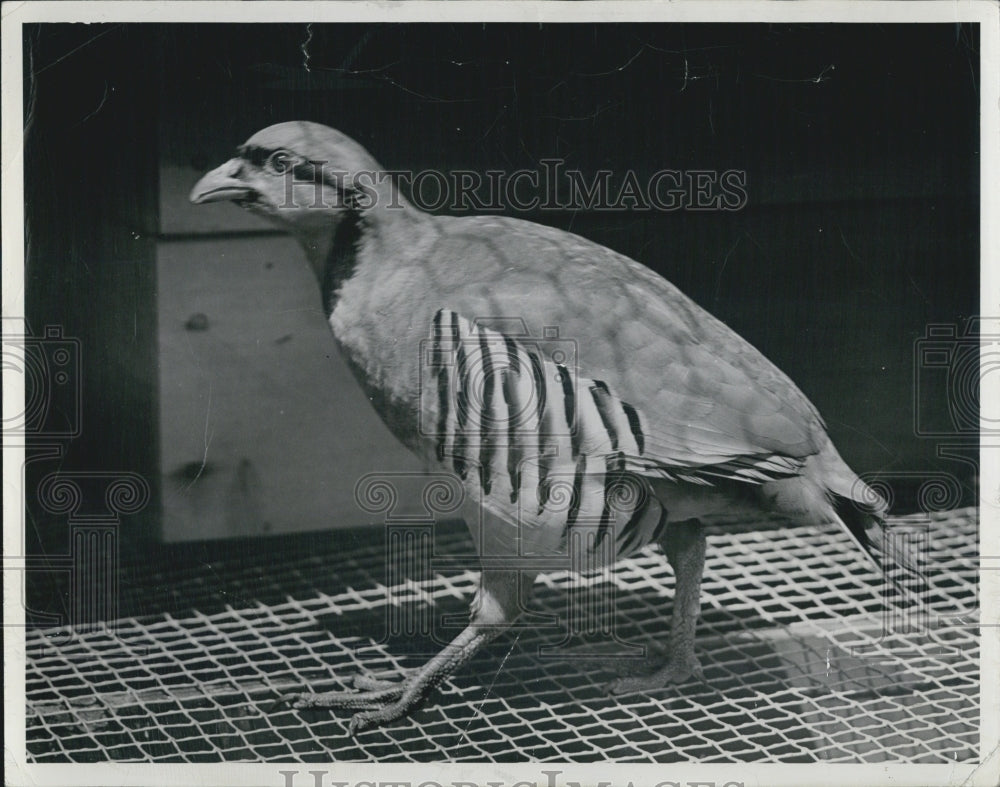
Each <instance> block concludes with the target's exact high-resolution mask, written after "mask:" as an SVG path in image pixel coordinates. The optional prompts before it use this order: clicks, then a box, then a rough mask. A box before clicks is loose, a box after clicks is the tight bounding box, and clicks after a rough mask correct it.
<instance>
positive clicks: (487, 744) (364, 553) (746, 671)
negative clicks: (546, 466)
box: [26, 509, 979, 763]
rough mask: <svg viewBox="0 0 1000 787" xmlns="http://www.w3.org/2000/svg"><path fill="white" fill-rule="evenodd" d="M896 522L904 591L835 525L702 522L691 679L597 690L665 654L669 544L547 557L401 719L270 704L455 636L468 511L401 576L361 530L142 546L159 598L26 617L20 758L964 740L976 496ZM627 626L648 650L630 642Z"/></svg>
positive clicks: (652, 750)
mask: <svg viewBox="0 0 1000 787" xmlns="http://www.w3.org/2000/svg"><path fill="white" fill-rule="evenodd" d="M907 521H908V522H911V523H915V524H918V525H926V526H927V527H928V528H929V544H930V553H929V560H928V565H929V568H928V570H927V582H926V585H925V586H924V587H923V589H922V590H921V591H920V592H921V594H922V603H921V604H919V605H910V606H902V605H898V604H896V603H894V602H893V601H892V598H883V597H882V595H881V591H880V589H879V587H880V586H879V584H878V578H877V577H876V576H875V574H874V572H873V571H872V570H871V569H870V568H869V566H868V564H867V563H865V562H864V561H863V559H862V558H861V556H860V555H859V553H858V552H857V550H856V548H855V547H854V546H853V545H852V544H851V542H850V541H849V539H848V538H847V537H846V536H844V535H843V534H841V533H840V532H839V531H838V530H836V529H835V528H829V529H820V530H817V529H816V528H807V527H791V528H789V527H784V528H780V529H779V528H776V527H773V526H771V525H768V524H767V523H757V524H756V525H755V526H753V527H751V526H732V527H722V528H716V529H713V530H712V531H711V532H710V535H709V544H708V562H707V566H706V575H705V581H704V586H703V591H702V621H701V622H700V624H699V629H698V633H699V640H698V646H697V647H698V654H699V656H700V659H701V663H702V666H703V668H704V679H703V680H702V681H697V680H695V681H690V682H688V683H686V684H684V685H682V686H679V687H671V688H666V689H663V690H659V691H655V692H650V693H645V694H631V695H623V696H617V697H615V696H611V695H609V694H608V692H607V690H606V688H605V686H606V684H607V683H608V682H609V681H610V680H611V679H613V678H615V677H617V676H619V675H621V674H626V673H629V672H633V671H636V672H637V671H642V670H644V669H645V670H648V669H650V668H651V666H652V664H655V663H656V660H657V658H658V656H659V657H660V658H662V649H663V648H664V646H665V645H666V635H667V631H668V628H669V622H668V621H669V613H670V605H671V599H672V595H673V576H672V573H671V571H670V569H669V567H668V565H667V563H666V561H665V559H664V558H663V557H662V556H661V555H660V554H659V553H658V552H657V551H656V550H655V549H652V548H650V549H649V550H647V551H646V552H644V553H642V554H641V555H640V556H638V557H637V558H635V559H632V560H628V561H623V562H622V563H620V564H618V566H617V567H616V568H615V570H614V571H613V572H611V573H607V574H600V575H593V576H586V577H579V576H578V575H575V574H570V573H568V572H565V571H555V572H550V573H545V574H543V575H542V576H541V577H540V579H539V582H538V583H537V586H536V594H535V598H534V600H533V602H532V605H531V611H532V613H533V614H534V617H530V618H529V619H528V621H527V623H526V625H525V626H523V627H521V628H519V629H517V630H516V631H514V632H512V633H510V634H508V635H505V636H504V637H502V638H501V639H499V640H498V641H496V642H495V643H494V644H493V645H492V646H491V648H490V649H489V650H488V651H487V652H483V653H480V654H479V655H477V656H476V658H475V659H474V660H473V661H472V663H471V666H467V667H466V668H464V669H463V670H461V671H460V672H459V673H458V674H456V675H455V676H454V677H453V678H452V679H451V680H449V681H448V682H446V683H445V684H444V685H443V686H442V687H441V689H439V690H438V691H436V692H434V693H433V694H432V695H431V696H430V698H429V700H428V702H427V703H426V704H425V705H424V706H423V707H422V708H421V709H419V710H417V711H416V712H415V713H414V714H412V715H411V717H409V718H407V719H404V720H402V721H400V722H397V723H396V724H394V725H392V726H390V727H388V728H382V729H374V730H370V731H366V732H364V733H362V734H361V735H360V736H358V737H356V738H352V737H350V736H349V735H348V734H347V722H348V719H349V715H350V714H349V713H347V712H343V713H334V712H331V711H326V710H309V711H293V710H289V709H276V710H272V709H270V708H269V706H270V705H271V704H272V703H273V700H274V699H275V698H276V697H277V696H278V694H280V693H283V692H285V691H289V690H298V689H303V688H309V689H311V690H316V691H322V690H329V689H338V688H344V687H347V686H349V681H348V679H349V678H350V677H351V676H353V675H355V674H357V673H359V672H372V673H375V674H378V675H391V674H392V673H394V672H395V671H397V670H399V669H401V668H405V667H412V666H417V665H419V664H420V663H422V661H423V660H424V659H425V658H426V657H427V656H428V655H429V654H430V653H432V652H433V651H434V650H435V649H436V648H437V647H438V646H437V645H436V644H435V643H434V642H433V640H432V638H431V637H429V636H428V635H427V631H426V625H428V624H429V625H430V626H431V628H432V630H433V631H436V632H438V634H439V636H443V637H446V638H450V636H451V635H453V634H454V633H456V632H457V628H449V627H448V626H447V625H446V623H447V622H448V621H453V620H457V621H458V623H457V625H458V626H459V627H460V626H461V620H462V618H463V615H462V613H463V611H464V610H465V609H466V608H467V606H466V605H467V602H468V600H469V599H470V598H471V595H472V593H473V591H474V588H475V581H476V576H477V575H476V572H475V571H473V570H472V569H471V568H470V567H469V561H468V559H467V558H468V556H469V554H470V549H471V546H470V542H469V539H468V536H467V535H465V533H464V530H462V529H456V528H454V527H443V526H439V527H438V528H437V531H436V533H435V549H434V554H435V555H436V556H438V557H439V558H446V557H454V559H453V560H451V561H450V562H449V561H448V560H444V559H440V560H438V562H437V563H435V567H434V568H433V569H432V570H431V571H430V572H429V575H428V576H427V577H426V578H424V579H422V580H421V581H419V582H418V581H415V580H414V579H405V580H403V581H400V582H397V583H396V584H391V585H390V584H387V582H386V578H387V576H388V574H387V568H386V566H385V562H386V551H385V550H386V545H385V540H384V538H383V539H382V540H380V539H379V537H378V536H377V535H376V534H375V533H374V531H378V530H379V529H378V528H369V530H368V531H366V532H365V533H361V534H354V535H352V536H351V537H347V536H345V535H343V534H342V533H338V534H335V535H331V536H330V537H329V538H328V539H326V540H325V541H322V542H319V541H317V542H315V543H313V542H310V546H309V548H308V549H301V548H300V549H298V550H296V549H294V548H290V549H288V550H287V551H281V549H280V544H279V546H275V547H273V548H272V549H271V550H270V551H268V552H267V555H266V558H262V562H261V563H258V564H257V565H253V566H251V567H249V568H248V567H247V566H246V565H244V564H243V563H241V562H240V561H237V560H235V559H234V560H230V561H226V560H221V561H218V562H216V563H213V565H212V566H211V567H210V568H211V571H210V572H206V571H205V570H204V569H202V570H200V571H194V570H188V571H176V572H173V573H172V572H171V569H170V568H169V566H162V565H161V566H156V565H153V566H144V567H143V570H144V572H145V573H146V575H147V579H148V586H147V587H146V588H145V589H144V590H142V591H141V593H140V595H141V596H142V598H141V603H140V604H137V605H136V606H138V607H139V608H140V609H141V610H143V611H147V612H148V610H150V609H157V610H161V611H159V612H157V614H144V615H133V616H129V617H125V618H123V619H121V620H118V621H115V622H114V625H113V626H111V627H107V628H105V629H103V630H97V631H86V632H84V631H79V632H72V631H69V630H66V629H61V630H53V629H44V630H42V629H38V630H32V631H29V632H27V642H26V644H27V649H28V650H27V654H28V656H27V674H26V690H27V745H28V752H29V756H30V758H31V760H32V761H34V762H94V761H106V760H119V761H121V760H140V761H155V762H212V761H223V760H227V761H232V760H250V761H264V760H266V761H272V762H273V761H282V760H284V761H303V762H320V761H330V760H379V761H416V762H428V761H443V760H448V761H483V760H488V761H506V762H516V761H525V760H531V761H555V760H561V761H576V762H586V761H621V762H671V761H687V760H700V761H706V762H747V761H775V762H815V761H820V760H828V761H832V762H866V763H871V762H883V761H911V762H920V763H949V762H961V761H972V760H975V758H976V756H977V747H978V742H979V718H978V713H979V706H978V693H979V689H978V681H979V657H978V640H977V628H976V624H977V620H978V608H977V594H976V573H977V570H978V559H977V526H978V520H977V512H976V511H975V509H963V510H958V511H953V512H943V513H939V514H932V515H929V516H924V517H917V518H909V519H908V520H907ZM345 543H348V544H351V546H349V547H347V548H345ZM317 544H325V547H323V546H320V547H317ZM455 556H457V557H455ZM463 561H464V562H463ZM439 564H440V565H439ZM449 566H450V567H449ZM415 573H416V574H419V573H420V572H419V571H417V572H415ZM137 592H138V591H137ZM588 598H589V599H595V598H596V599H597V600H598V602H594V604H595V607H594V608H595V609H596V608H598V607H601V604H602V603H603V605H604V606H603V608H604V609H605V612H604V613H601V612H600V610H598V612H597V613H595V616H594V617H593V618H592V620H591V625H589V626H584V627H582V628H580V627H578V630H576V631H571V632H570V633H569V635H567V628H566V624H565V621H566V620H567V619H568V618H567V613H568V610H570V609H578V607H572V606H571V605H570V600H571V599H572V603H573V604H585V603H587V602H586V599H588ZM605 602H606V603H605ZM124 606H125V608H126V609H127V608H128V606H129V604H128V603H126V604H125V605H124ZM915 610H916V611H915ZM602 614H603V617H602ZM393 621H396V622H397V623H398V622H399V621H403V623H404V624H405V623H406V621H410V625H409V629H410V630H407V625H402V626H399V625H395V624H394V623H393ZM421 621H423V623H421ZM451 625H452V626H454V625H456V624H455V623H454V622H452V624H451ZM387 631H388V632H389V633H388V634H387ZM640 646H645V651H646V657H645V658H641V659H640V658H630V655H632V654H633V653H635V652H638V651H640V650H641V649H642V648H641V647H640Z"/></svg>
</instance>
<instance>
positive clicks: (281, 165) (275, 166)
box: [266, 150, 295, 175]
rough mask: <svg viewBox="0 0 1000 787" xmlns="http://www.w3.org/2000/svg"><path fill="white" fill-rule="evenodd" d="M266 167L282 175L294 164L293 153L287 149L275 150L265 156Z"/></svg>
mask: <svg viewBox="0 0 1000 787" xmlns="http://www.w3.org/2000/svg"><path fill="white" fill-rule="evenodd" d="M266 165H267V168H268V169H269V170H271V171H272V172H275V173H277V174H278V175H284V174H285V173H286V172H288V171H290V170H291V169H292V167H294V166H295V155H294V154H292V153H289V152H288V151H287V150H276V151H274V153H272V154H271V155H270V156H268V157H267V162H266Z"/></svg>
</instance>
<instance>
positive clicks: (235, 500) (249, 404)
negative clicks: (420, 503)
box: [158, 208, 418, 541]
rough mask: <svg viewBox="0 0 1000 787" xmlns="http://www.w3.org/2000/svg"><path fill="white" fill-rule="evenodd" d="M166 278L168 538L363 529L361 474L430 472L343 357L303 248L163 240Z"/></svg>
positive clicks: (162, 290) (162, 282)
mask: <svg viewBox="0 0 1000 787" xmlns="http://www.w3.org/2000/svg"><path fill="white" fill-rule="evenodd" d="M230 210H233V211H234V212H235V211H236V209H235V208H230ZM158 277H159V347H160V389H161V396H160V424H161V430H162V448H161V471H162V474H163V478H162V481H163V517H164V521H163V535H164V539H165V540H166V541H183V540H190V539H203V538H220V537H229V536H244V535H253V534H263V533H279V532H292V531H305V530H317V529H323V528H333V527H343V526H350V525H358V524H362V523H364V522H366V521H368V519H369V516H368V515H366V514H364V513H363V512H362V511H361V510H360V509H359V508H358V507H357V506H356V505H355V503H354V498H353V490H354V486H355V484H356V482H357V480H358V479H359V478H360V477H361V476H363V475H364V474H366V473H369V472H376V471H380V472H385V471H388V472H392V471H406V470H414V471H415V470H417V469H418V464H417V462H416V460H415V459H414V458H413V457H412V456H411V455H410V454H409V453H408V452H407V451H405V449H403V448H402V447H401V446H399V445H398V443H397V442H396V441H395V439H394V438H393V437H392V436H391V435H390V434H389V432H388V430H387V429H386V428H385V427H384V426H383V425H382V424H381V422H380V421H378V420H377V417H376V415H375V413H374V411H373V409H372V408H371V406H370V405H369V403H368V401H367V400H366V399H365V397H364V395H363V394H362V392H361V390H360V388H359V387H358V385H357V383H356V382H355V380H354V378H353V377H352V376H351V374H350V372H349V371H348V369H347V368H346V367H345V366H344V364H343V362H342V361H341V360H340V358H339V356H338V354H337V352H336V349H335V347H334V345H333V340H332V338H331V336H330V332H329V328H328V327H327V325H326V323H325V321H324V319H323V315H322V311H321V309H320V301H319V291H318V288H317V286H316V283H315V279H314V278H313V275H312V272H311V271H310V270H309V268H308V266H307V264H306V262H305V259H304V257H303V256H302V254H301V252H300V251H299V249H298V247H297V246H296V245H295V244H294V242H293V241H291V239H289V238H286V237H274V238H250V239H245V238H244V239H225V240H213V239H210V238H209V239H206V240H196V241H173V242H162V243H161V244H160V247H159V254H158Z"/></svg>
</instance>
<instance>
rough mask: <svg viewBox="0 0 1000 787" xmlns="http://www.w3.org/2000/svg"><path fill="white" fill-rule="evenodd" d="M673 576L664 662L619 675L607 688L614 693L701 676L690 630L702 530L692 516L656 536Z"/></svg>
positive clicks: (696, 605)
mask: <svg viewBox="0 0 1000 787" xmlns="http://www.w3.org/2000/svg"><path fill="white" fill-rule="evenodd" d="M660 545H661V546H662V547H663V551H664V552H665V553H666V555H667V560H668V561H670V566H671V568H673V570H674V577H675V579H676V589H675V591H674V613H673V619H672V620H671V624H670V648H669V651H668V653H669V656H668V659H667V663H666V664H665V665H664V666H663V667H661V668H660V669H658V670H656V671H655V672H653V673H652V674H651V675H642V676H632V677H627V678H619V679H617V680H615V681H613V682H612V683H611V685H610V686H609V689H610V690H611V692H612V693H614V694H625V693H627V692H631V691H648V690H650V689H660V688H663V687H664V686H666V685H667V684H669V683H683V682H684V681H686V680H687V679H688V678H690V677H691V676H692V675H694V676H696V677H700V676H701V665H700V664H699V663H698V657H697V656H695V653H694V630H695V624H696V623H697V621H698V614H699V612H700V611H701V575H702V571H703V570H704V567H705V533H704V531H703V530H702V527H701V523H700V522H698V521H697V520H695V519H691V520H688V521H686V522H678V523H675V524H670V525H668V526H667V527H666V529H665V531H664V535H663V536H662V537H661V539H660Z"/></svg>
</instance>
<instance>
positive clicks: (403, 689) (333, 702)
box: [273, 674, 422, 735]
mask: <svg viewBox="0 0 1000 787" xmlns="http://www.w3.org/2000/svg"><path fill="white" fill-rule="evenodd" d="M416 677H417V676H416V674H413V675H410V676H408V677H407V678H405V679H404V680H401V681H391V680H384V679H382V678H375V677H372V676H370V675H358V676H356V677H355V678H354V679H353V681H352V683H353V685H354V686H355V688H357V689H358V691H328V692H323V693H318V694H317V693H312V692H299V693H294V694H286V695H284V696H282V697H280V698H279V699H278V700H277V702H276V703H275V705H274V706H273V708H279V707H290V708H293V709H295V710H302V709H306V708H331V709H332V708H346V709H348V710H357V711H359V712H358V713H355V714H354V716H352V717H351V721H350V724H349V728H348V729H349V730H350V733H351V735H355V734H357V733H359V732H361V731H362V730H365V729H368V728H369V727H374V726H377V725H380V724H388V723H389V722H392V721H395V720H396V719H399V718H402V717H403V716H405V715H406V714H407V713H408V712H409V711H410V710H411V709H412V708H413V707H414V706H415V705H416V704H417V703H418V702H419V701H420V700H421V699H422V693H421V692H420V691H419V690H418V687H417V686H416V685H415V679H416Z"/></svg>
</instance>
